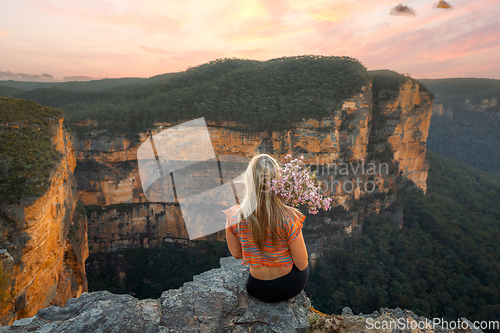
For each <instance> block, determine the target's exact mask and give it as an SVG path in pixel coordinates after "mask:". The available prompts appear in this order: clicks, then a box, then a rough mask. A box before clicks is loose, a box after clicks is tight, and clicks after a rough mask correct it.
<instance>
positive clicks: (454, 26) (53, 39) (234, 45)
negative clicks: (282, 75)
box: [0, 0, 500, 81]
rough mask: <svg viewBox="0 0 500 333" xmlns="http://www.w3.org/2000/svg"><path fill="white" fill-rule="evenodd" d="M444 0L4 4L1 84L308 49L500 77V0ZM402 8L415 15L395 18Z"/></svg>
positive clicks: (436, 74)
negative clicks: (15, 78) (23, 77)
mask: <svg viewBox="0 0 500 333" xmlns="http://www.w3.org/2000/svg"><path fill="white" fill-rule="evenodd" d="M437 2H438V0H435V1H434V0H431V1H421V0H414V1H405V2H397V1H373V0H372V1H368V0H359V1H355V0H342V1H340V0H330V1H323V0H309V1H303V0H302V1H298V0H291V1H282V0H262V1H250V0H226V1H221V0H183V1H164V0H161V1H160V0H143V1H131V0H16V1H8V0H0V79H6V72H10V73H24V74H29V75H42V74H44V73H45V74H48V75H46V78H47V80H49V81H50V80H58V81H59V80H64V78H65V77H74V76H88V77H91V78H106V77H108V78H115V77H149V76H153V75H158V74H163V73H168V72H178V71H183V70H185V69H186V68H187V67H188V66H196V65H199V64H202V63H205V62H207V61H210V60H214V59H217V58H225V57H238V58H247V59H257V60H267V59H271V58H277V57H282V56H295V55H303V54H318V55H324V56H351V57H354V58H357V59H358V60H359V61H361V62H362V63H363V64H364V65H365V66H366V67H367V68H368V69H369V70H373V69H392V70H395V71H398V72H400V73H409V74H410V75H411V76H412V77H415V78H445V77H484V78H495V79H500V61H499V60H498V59H500V38H499V37H500V20H499V17H500V1H498V0H481V1H480V0H457V1H453V0H450V1H449V3H450V4H451V5H452V6H453V7H452V8H451V9H439V8H435V4H436V3H437ZM399 3H401V4H403V5H406V6H408V7H410V8H412V9H413V10H414V12H415V13H416V15H415V16H393V15H390V14H389V13H390V11H391V9H392V8H394V7H395V6H396V5H398V4H399ZM9 75H10V74H9ZM50 76H52V78H51V77H50ZM28 78H29V77H28Z"/></svg>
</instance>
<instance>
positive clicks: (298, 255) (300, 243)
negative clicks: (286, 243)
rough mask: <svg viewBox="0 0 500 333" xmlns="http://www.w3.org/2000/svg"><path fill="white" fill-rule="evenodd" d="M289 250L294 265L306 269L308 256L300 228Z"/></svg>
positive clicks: (301, 269)
mask: <svg viewBox="0 0 500 333" xmlns="http://www.w3.org/2000/svg"><path fill="white" fill-rule="evenodd" d="M233 236H234V235H233ZM290 252H291V253H292V260H293V262H294V263H295V266H297V268H298V269H299V270H300V271H303V270H304V269H306V268H307V265H308V256H307V248H306V243H305V242H304V236H303V235H302V230H300V233H299V235H298V236H297V238H295V239H294V240H293V241H292V242H291V243H290Z"/></svg>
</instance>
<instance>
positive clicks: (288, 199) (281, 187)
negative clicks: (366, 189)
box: [269, 155, 332, 214]
mask: <svg viewBox="0 0 500 333" xmlns="http://www.w3.org/2000/svg"><path fill="white" fill-rule="evenodd" d="M285 159H286V160H288V159H290V160H291V161H289V162H287V163H285V165H284V166H283V168H282V169H281V178H280V179H278V180H273V181H272V184H271V182H270V183H269V185H271V191H272V192H273V193H274V194H275V195H277V196H279V197H280V198H281V199H282V200H283V202H284V203H285V204H287V205H289V206H292V207H298V206H300V205H304V204H305V205H306V206H307V208H308V210H309V214H317V213H318V209H320V208H322V209H324V210H328V209H330V208H331V207H330V204H331V201H332V199H331V198H325V197H323V195H321V194H320V188H321V185H320V183H319V182H318V180H317V179H316V171H315V172H313V173H310V172H309V171H308V169H307V168H305V167H304V165H303V160H304V156H300V157H298V158H295V159H293V158H292V156H291V155H286V156H285Z"/></svg>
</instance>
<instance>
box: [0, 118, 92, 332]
mask: <svg viewBox="0 0 500 333" xmlns="http://www.w3.org/2000/svg"><path fill="white" fill-rule="evenodd" d="M51 127H52V130H53V132H54V138H53V143H54V145H55V147H56V149H57V150H58V151H59V152H60V153H61V154H62V157H61V159H60V161H59V163H58V165H57V167H56V168H55V170H54V171H53V172H52V174H51V177H50V180H51V184H50V187H49V189H48V190H47V192H46V193H45V194H44V195H43V196H41V197H39V198H38V199H36V200H35V201H34V202H28V201H24V202H23V203H22V204H21V205H9V206H6V205H3V206H2V207H1V208H2V211H3V212H5V214H6V215H5V216H4V217H5V219H4V220H3V221H2V223H1V224H0V225H1V228H2V230H1V231H2V232H1V233H0V244H1V246H2V247H5V249H3V250H2V252H4V253H3V259H6V260H4V261H5V262H4V264H3V265H2V267H3V268H4V269H5V271H4V272H3V273H4V274H6V275H8V276H10V284H9V285H8V286H7V288H8V289H9V294H10V295H11V297H10V300H9V301H8V302H6V303H4V304H3V307H2V308H0V324H12V322H13V321H14V320H17V319H20V318H25V317H31V316H33V315H35V314H36V313H37V312H38V310H39V309H40V308H43V307H47V306H49V305H52V304H55V305H63V304H65V303H66V301H67V300H68V299H69V298H72V297H79V296H80V295H81V294H82V292H84V291H87V278H86V274H85V265H84V263H85V259H86V258H87V257H88V246H87V230H86V216H75V214H74V210H75V207H76V203H77V201H78V192H77V190H76V182H75V178H74V176H73V170H74V169H75V166H76V158H75V152H74V147H73V141H72V138H71V137H70V135H69V133H68V132H67V131H66V130H65V129H64V127H63V119H62V118H61V119H59V120H56V121H54V122H53V123H52V124H51ZM71 228H72V229H73V231H72V233H71V237H69V238H68V233H69V231H70V229H71ZM0 260H2V257H0ZM5 263H7V264H8V265H6V264H5Z"/></svg>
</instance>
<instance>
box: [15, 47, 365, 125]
mask: <svg viewBox="0 0 500 333" xmlns="http://www.w3.org/2000/svg"><path fill="white" fill-rule="evenodd" d="M368 80H369V75H368V73H367V71H366V68H365V67H364V66H363V65H362V64H361V63H360V62H359V61H357V60H355V59H353V58H349V57H321V56H299V57H285V58H278V59H272V60H268V61H254V60H242V59H219V60H215V61H211V62H209V63H206V64H203V65H200V66H197V67H194V68H191V69H188V70H186V71H185V72H181V73H176V74H163V75H160V76H156V77H152V78H150V79H147V81H141V82H135V83H134V84H133V85H130V86H122V87H116V88H113V89H107V90H101V91H96V90H94V91H70V90H68V89H60V88H57V87H52V88H37V89H32V90H28V91H24V92H22V93H21V94H18V95H16V96H15V97H18V98H26V99H30V100H33V101H36V102H38V103H40V104H43V105H49V106H52V107H57V108H61V109H62V110H64V111H66V113H67V117H66V121H67V122H68V123H69V124H72V123H76V122H79V121H81V120H86V119H93V120H97V121H98V122H99V126H100V127H101V128H102V129H106V130H107V131H108V132H110V133H114V132H118V133H139V132H144V131H147V129H148V128H150V127H151V126H152V124H153V123H154V122H160V121H171V122H175V121H180V120H183V119H193V118H198V117H205V119H207V120H212V121H236V122H238V123H240V124H245V125H247V126H250V128H253V129H254V130H268V129H275V130H282V129H286V128H289V127H290V126H291V124H292V123H293V122H296V121H301V120H302V119H303V118H311V117H313V118H318V117H322V116H324V115H325V114H329V113H330V112H331V111H332V110H334V109H337V108H339V103H341V101H343V100H344V99H345V98H348V97H350V96H351V95H352V94H354V93H357V92H359V91H360V90H361V86H362V85H363V84H365V83H366V82H367V81H368ZM75 84H76V83H75ZM73 129H75V128H74V126H73ZM75 130H77V129H75Z"/></svg>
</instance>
